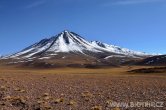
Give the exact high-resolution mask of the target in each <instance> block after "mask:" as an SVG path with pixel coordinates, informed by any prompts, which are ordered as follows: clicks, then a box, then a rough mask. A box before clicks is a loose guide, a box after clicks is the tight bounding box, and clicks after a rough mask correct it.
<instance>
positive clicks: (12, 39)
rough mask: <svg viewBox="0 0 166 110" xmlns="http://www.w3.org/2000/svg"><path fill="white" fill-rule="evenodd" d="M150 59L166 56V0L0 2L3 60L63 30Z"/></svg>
mask: <svg viewBox="0 0 166 110" xmlns="http://www.w3.org/2000/svg"><path fill="white" fill-rule="evenodd" d="M66 29H67V30H69V31H74V32H76V33H78V34H80V35H81V36H83V37H84V38H86V39H87V40H89V41H91V40H99V41H102V42H106V43H108V44H114V45H118V46H121V47H126V48H129V49H133V50H140V51H144V52H148V53H166V48H165V47H166V0H0V54H3V55H4V54H9V53H13V52H16V51H19V50H22V49H23V48H25V47H27V46H29V45H31V44H33V43H35V42H37V41H39V40H41V39H43V38H49V37H51V36H53V35H56V34H58V33H59V32H61V31H63V30H66Z"/></svg>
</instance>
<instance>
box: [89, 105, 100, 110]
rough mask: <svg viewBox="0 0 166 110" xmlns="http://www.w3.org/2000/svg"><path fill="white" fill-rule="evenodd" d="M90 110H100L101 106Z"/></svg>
mask: <svg viewBox="0 0 166 110" xmlns="http://www.w3.org/2000/svg"><path fill="white" fill-rule="evenodd" d="M91 110H102V106H94V107H92V108H91Z"/></svg>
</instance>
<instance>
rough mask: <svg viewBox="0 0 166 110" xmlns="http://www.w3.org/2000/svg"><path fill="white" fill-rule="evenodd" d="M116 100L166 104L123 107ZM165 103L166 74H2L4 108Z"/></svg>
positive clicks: (95, 108)
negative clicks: (153, 103) (124, 105)
mask: <svg viewBox="0 0 166 110" xmlns="http://www.w3.org/2000/svg"><path fill="white" fill-rule="evenodd" d="M115 102H120V103H122V102H124V103H127V104H129V103H131V102H133V103H139V102H149V103H150V102H164V104H163V107H160V108H159V107H158V108H156V107H133V108H132V107H129V108H125V107H123V108H122V107H113V106H112V105H111V104H112V103H115ZM165 103H166V77H165V76H154V75H109V74H34V73H33V74H30V73H25V74H21V73H19V74H16V73H15V74H14V73H13V74H9V73H8V74H7V73H6V74H5V73H1V74H0V110H166V106H165ZM158 104H161V103H158Z"/></svg>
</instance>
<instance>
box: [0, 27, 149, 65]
mask: <svg viewBox="0 0 166 110" xmlns="http://www.w3.org/2000/svg"><path fill="white" fill-rule="evenodd" d="M149 57H152V55H149V54H147V53H144V52H139V51H133V50H130V49H127V48H121V47H119V46H115V45H109V44H106V43H102V42H99V41H91V42H89V41H87V40H85V39H84V38H83V37H81V36H80V35H78V34H76V33H74V32H70V31H67V30H65V31H63V32H61V33H59V34H58V35H56V36H53V37H51V38H46V39H43V40H41V41H39V42H37V43H35V44H33V45H31V46H29V47H27V48H25V49H23V50H22V51H20V52H16V53H15V54H12V55H8V56H4V57H2V58H1V60H0V61H1V62H3V64H7V65H13V64H15V65H19V66H20V65H21V66H26V67H64V66H65V67H66V66H67V67H101V66H117V65H123V64H132V62H138V61H141V62H143V60H144V59H145V58H149ZM145 64H146V63H145Z"/></svg>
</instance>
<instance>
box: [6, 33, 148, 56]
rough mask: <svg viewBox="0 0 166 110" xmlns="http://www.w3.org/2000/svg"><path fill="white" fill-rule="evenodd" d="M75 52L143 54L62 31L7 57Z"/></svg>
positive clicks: (143, 54) (142, 54)
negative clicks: (90, 40)
mask: <svg viewBox="0 0 166 110" xmlns="http://www.w3.org/2000/svg"><path fill="white" fill-rule="evenodd" d="M70 52H77V53H82V54H87V53H110V55H111V54H112V53H113V54H121V55H127V56H145V55H146V54H145V53H143V52H137V51H132V50H129V49H126V48H121V47H118V46H114V45H108V44H106V43H101V42H98V41H92V42H89V41H87V40H85V39H84V38H83V37H81V36H79V35H78V34H76V33H74V32H69V31H63V32H61V33H60V34H58V35H56V36H53V37H51V38H49V39H43V40H41V41H40V42H38V43H35V44H33V45H31V46H30V47H27V48H25V49H24V50H22V51H21V52H18V53H16V54H13V55H10V56H8V57H7V58H30V57H34V56H39V55H41V54H47V56H48V54H51V55H53V54H54V55H56V54H58V53H70Z"/></svg>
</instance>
